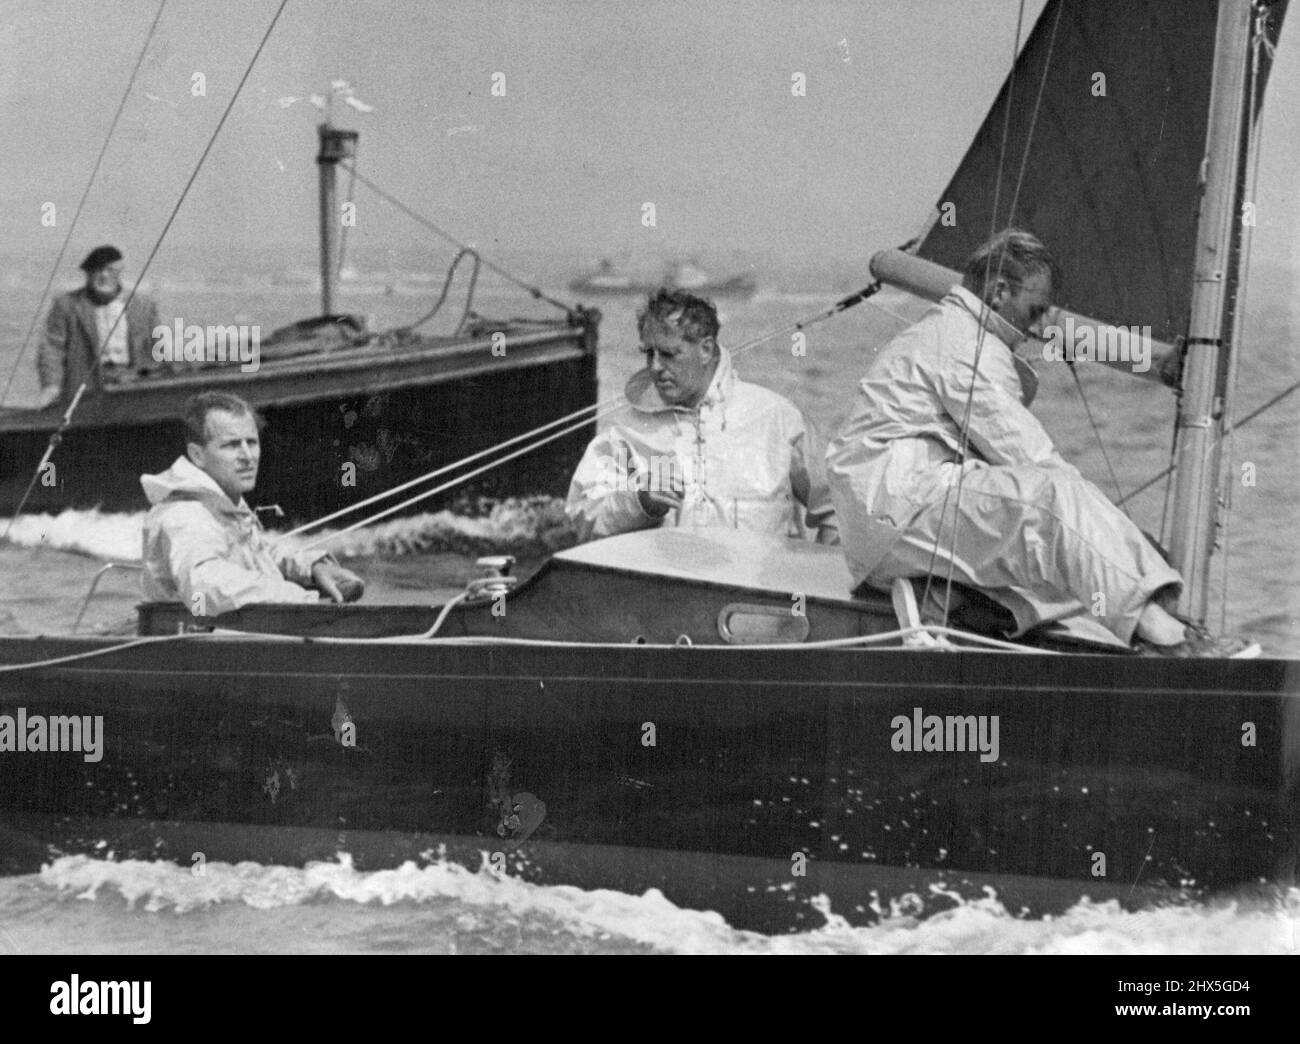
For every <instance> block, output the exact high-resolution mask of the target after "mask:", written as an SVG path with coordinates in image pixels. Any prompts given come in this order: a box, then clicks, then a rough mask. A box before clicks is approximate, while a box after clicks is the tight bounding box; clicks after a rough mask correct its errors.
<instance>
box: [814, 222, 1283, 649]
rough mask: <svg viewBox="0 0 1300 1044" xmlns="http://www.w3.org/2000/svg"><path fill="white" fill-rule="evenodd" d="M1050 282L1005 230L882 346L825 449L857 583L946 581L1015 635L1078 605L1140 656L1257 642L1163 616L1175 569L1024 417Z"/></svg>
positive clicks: (1039, 254)
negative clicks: (971, 594) (978, 596)
mask: <svg viewBox="0 0 1300 1044" xmlns="http://www.w3.org/2000/svg"><path fill="white" fill-rule="evenodd" d="M1060 283H1061V271H1060V267H1059V265H1058V263H1057V261H1056V259H1055V257H1054V256H1053V255H1052V254H1051V252H1050V251H1049V250H1048V249H1047V247H1045V246H1044V245H1043V244H1042V243H1041V242H1039V240H1037V239H1036V238H1035V237H1034V236H1032V235H1030V234H1028V233H1027V232H1022V231H1019V230H1017V229H1007V230H1005V231H1003V232H1001V233H999V234H998V235H996V236H994V237H993V238H992V239H991V240H989V241H988V242H987V243H985V244H984V245H983V246H981V247H980V248H979V249H978V250H977V251H976V252H975V253H974V254H973V255H972V256H971V258H970V260H969V261H968V262H967V264H966V270H965V273H964V277H963V282H962V285H960V286H955V287H953V288H952V291H951V292H950V293H949V294H948V296H946V297H945V298H944V299H943V300H942V301H941V302H940V303H939V305H938V306H937V307H936V308H934V309H932V310H931V311H930V312H929V313H927V314H926V315H925V316H924V317H923V318H922V319H921V320H920V321H919V322H917V323H916V324H914V325H913V326H911V327H909V328H908V329H907V330H905V331H904V332H903V333H902V334H900V335H899V336H898V337H896V338H895V339H894V340H893V341H891V342H890V343H889V344H888V345H886V346H885V347H884V348H882V349H880V351H879V352H878V354H877V355H876V358H875V360H874V361H873V362H872V364H871V366H870V368H869V369H868V370H867V375H866V377H865V378H864V379H863V380H862V382H861V393H860V397H859V401H858V407H857V410H856V412H855V414H854V415H853V416H852V418H851V419H850V420H849V421H848V423H847V424H846V425H845V426H844V428H843V429H842V430H841V431H840V433H839V435H838V436H837V437H836V438H835V440H834V441H833V442H832V443H831V445H830V448H829V450H828V452H827V464H828V469H827V476H828V479H829V481H830V485H831V490H832V492H833V494H834V499H835V505H836V507H837V508H838V515H839V518H840V520H841V526H842V529H843V534H844V550H845V555H846V557H847V558H848V562H849V567H850V570H851V571H852V573H853V578H854V581H855V582H856V583H859V584H866V585H867V586H869V587H874V588H879V589H884V590H888V589H889V587H890V585H891V583H892V582H893V580H894V579H896V578H898V577H924V576H926V575H931V576H933V577H934V578H935V581H936V584H937V585H940V586H941V585H942V584H943V582H944V581H945V580H946V579H947V578H948V577H949V576H951V578H952V579H953V580H954V581H956V582H958V583H961V584H966V585H969V586H971V587H975V588H978V589H979V590H980V591H982V592H983V593H984V594H986V595H987V596H989V597H990V598H992V599H993V600H994V601H996V602H998V603H999V604H1000V605H1002V606H1003V607H1005V608H1006V609H1008V610H1010V612H1011V613H1012V614H1013V615H1014V617H1015V621H1016V630H1015V633H1016V634H1021V633H1024V632H1025V631H1028V630H1030V629H1031V628H1033V627H1036V626H1038V625H1040V624H1044V623H1047V622H1050V621H1052V620H1056V619H1061V618H1063V617H1066V616H1071V615H1074V614H1075V613H1078V612H1080V611H1081V610H1086V611H1089V612H1091V613H1092V614H1093V615H1094V617H1095V618H1096V619H1097V620H1098V622H1100V623H1101V624H1103V625H1104V626H1105V627H1106V628H1107V629H1108V630H1110V631H1111V632H1112V633H1113V634H1114V635H1116V636H1117V637H1118V638H1119V639H1120V640H1121V641H1123V642H1125V643H1129V644H1133V645H1134V646H1136V647H1137V648H1138V649H1139V650H1140V651H1143V652H1147V653H1151V654H1155V655H1164V656H1236V655H1250V654H1251V653H1252V652H1253V653H1258V649H1259V647H1258V646H1257V645H1252V644H1248V643H1245V642H1242V641H1241V640H1239V639H1238V640H1233V641H1227V640H1219V639H1214V638H1211V637H1210V636H1209V635H1207V634H1205V633H1204V632H1203V631H1201V630H1200V629H1199V628H1195V627H1193V626H1191V625H1189V624H1186V623H1185V622H1184V621H1182V620H1180V619H1178V618H1176V617H1175V616H1173V615H1172V614H1171V612H1170V611H1169V610H1170V609H1171V608H1172V606H1173V604H1174V603H1175V601H1176V598H1177V595H1178V594H1179V592H1180V591H1181V588H1182V583H1183V580H1182V577H1181V576H1179V574H1178V573H1177V572H1176V571H1175V570H1174V569H1172V568H1171V567H1170V566H1169V564H1168V563H1167V562H1166V561H1165V559H1164V557H1163V556H1162V555H1161V554H1160V552H1159V551H1157V549H1156V548H1155V547H1154V546H1153V545H1152V543H1151V541H1150V540H1148V539H1147V537H1146V536H1145V535H1144V534H1143V533H1142V531H1141V530H1140V529H1138V527H1137V526H1136V525H1134V524H1133V522H1132V521H1131V520H1130V519H1129V518H1128V517H1127V516H1126V515H1125V514H1124V513H1123V512H1122V511H1120V509H1119V508H1117V507H1116V506H1115V505H1114V504H1112V503H1111V502H1110V501H1109V500H1108V499H1107V498H1106V496H1105V495H1104V494H1103V493H1102V492H1101V491H1100V490H1099V489H1098V488H1097V487H1096V486H1094V485H1093V484H1092V483H1091V482H1089V481H1087V480H1086V479H1085V478H1084V477H1083V476H1082V475H1081V474H1080V473H1079V472H1078V470H1077V469H1075V468H1074V467H1073V466H1072V465H1070V464H1068V463H1067V462H1066V461H1065V460H1064V459H1062V457H1061V455H1060V454H1059V453H1057V451H1056V448H1055V446H1053V445H1052V440H1051V438H1050V437H1049V436H1048V434H1047V432H1046V431H1045V430H1044V429H1043V426H1042V425H1041V424H1040V423H1039V422H1038V420H1037V419H1036V418H1035V417H1034V415H1033V414H1032V413H1030V412H1029V408H1028V407H1029V404H1030V402H1031V401H1032V399H1033V395H1034V392H1035V391H1036V390H1037V379H1036V377H1035V376H1034V373H1033V370H1032V368H1031V367H1030V366H1029V365H1028V363H1027V362H1025V361H1023V360H1022V359H1020V358H1019V357H1018V356H1017V355H1016V354H1015V351H1014V349H1015V347H1016V346H1017V345H1019V344H1021V342H1024V341H1025V340H1026V336H1027V334H1028V333H1029V332H1030V331H1031V330H1032V328H1033V327H1034V326H1035V325H1036V324H1038V323H1040V321H1041V320H1042V318H1043V316H1044V315H1045V313H1046V312H1047V311H1048V309H1049V307H1050V306H1051V302H1052V295H1053V292H1054V290H1055V289H1056V288H1057V287H1059V286H1060Z"/></svg>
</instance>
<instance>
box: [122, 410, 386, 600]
mask: <svg viewBox="0 0 1300 1044" xmlns="http://www.w3.org/2000/svg"><path fill="white" fill-rule="evenodd" d="M185 429H186V436H187V445H186V450H185V452H186V455H185V456H182V457H178V458H176V462H175V463H174V464H172V466H171V467H170V468H168V469H167V470H166V471H164V472H162V473H161V474H158V475H142V476H141V477H140V485H141V486H143V487H144V492H145V496H147V497H148V498H149V503H150V504H152V505H153V507H152V508H151V509H150V510H149V513H148V515H146V516H145V520H144V581H143V582H144V596H145V598H146V599H148V600H149V601H154V602H184V603H185V604H186V606H188V607H189V610H190V612H192V613H193V614H194V615H195V616H217V615H219V614H221V613H227V612H230V611H232V610H234V609H238V608H239V607H240V606H243V605H248V604H250V603H253V602H316V601H318V600H319V595H318V594H317V591H320V592H323V593H324V594H326V595H328V596H329V597H330V598H331V599H332V600H333V601H335V602H352V601H356V599H358V598H360V597H361V593H362V591H363V590H364V584H362V582H361V580H360V578H358V577H357V576H356V575H355V574H354V573H352V572H350V571H349V570H347V569H344V568H343V567H342V566H340V565H339V564H338V563H337V562H335V561H334V559H333V557H331V556H330V555H329V554H327V553H326V552H324V551H321V550H319V549H317V550H308V551H303V552H300V553H298V554H296V555H294V554H290V553H287V552H279V551H276V550H273V549H272V547H271V545H270V542H269V541H268V540H267V538H266V535H265V533H264V532H263V530H262V524H261V522H260V521H258V518H257V515H256V514H254V513H253V511H252V509H251V508H250V507H249V506H248V504H247V503H246V502H245V501H244V494H245V493H248V492H250V491H251V490H252V489H253V486H254V485H255V484H256V483H257V468H258V463H259V461H260V460H261V444H260V441H259V439H258V418H257V415H256V414H255V413H254V412H253V409H252V408H251V407H250V406H249V405H248V403H246V402H244V400H243V399H240V398H238V397H237V396H234V395H227V394H225V393H224V392H204V393H203V394H201V395H196V396H194V397H193V398H192V399H190V401H189V402H188V403H186V409H185ZM309 587H311V588H315V590H308V588H309Z"/></svg>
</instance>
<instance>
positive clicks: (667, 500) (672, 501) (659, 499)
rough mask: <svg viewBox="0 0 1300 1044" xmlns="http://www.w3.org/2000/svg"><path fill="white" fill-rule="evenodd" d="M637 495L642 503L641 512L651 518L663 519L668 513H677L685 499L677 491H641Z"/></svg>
mask: <svg viewBox="0 0 1300 1044" xmlns="http://www.w3.org/2000/svg"><path fill="white" fill-rule="evenodd" d="M636 495H637V499H638V500H640V501H641V510H642V511H644V512H645V513H646V514H647V515H649V516H650V517H651V518H663V517H664V516H665V515H666V514H668V512H670V511H676V510H677V509H678V508H680V507H681V506H682V501H683V500H684V499H685V496H684V494H683V493H682V492H681V491H680V490H675V489H657V490H653V491H652V490H648V489H641V490H637V494H636Z"/></svg>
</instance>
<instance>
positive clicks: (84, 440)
mask: <svg viewBox="0 0 1300 1044" xmlns="http://www.w3.org/2000/svg"><path fill="white" fill-rule="evenodd" d="M598 319H599V317H598V314H596V313H583V324H579V325H574V326H572V327H566V326H565V325H564V324H559V325H558V326H557V327H555V328H554V329H553V330H551V331H543V332H538V331H537V330H536V329H529V330H511V331H510V334H509V336H508V337H507V339H506V341H505V342H504V349H503V350H504V353H505V354H504V355H502V356H494V355H493V354H492V347H491V341H490V339H489V337H488V335H487V334H484V335H483V336H482V337H480V338H478V339H474V338H467V339H463V340H462V342H459V343H445V344H444V343H437V342H420V341H414V342H410V343H406V344H404V345H401V346H398V347H394V348H393V349H392V350H391V351H389V350H384V349H382V348H375V347H361V348H358V349H351V350H348V349H345V350H338V351H333V352H330V353H326V355H325V356H323V357H319V358H318V357H314V356H311V355H304V356H293V355H292V353H289V354H288V356H287V358H284V359H281V360H276V361H273V362H270V363H265V364H264V365H263V366H262V369H261V370H260V371H259V372H258V373H255V374H247V375H241V374H240V373H239V371H238V368H237V367H231V368H222V369H218V370H209V371H200V372H198V373H196V374H194V375H192V376H187V377H174V378H165V377H162V378H149V379H144V380H140V381H137V382H135V383H133V384H130V385H123V386H119V387H113V388H108V389H93V390H92V391H91V392H89V393H88V394H87V397H86V398H85V399H84V400H83V403H82V406H81V407H80V408H79V409H78V411H77V414H76V417H75V422H74V424H73V426H72V427H71V428H69V429H68V431H67V432H66V433H65V434H64V435H63V437H62V442H61V444H60V446H59V447H58V449H57V450H56V452H55V454H54V456H53V458H52V462H53V464H54V469H53V471H52V472H50V473H49V480H48V481H38V482H37V483H36V484H35V486H34V487H33V489H32V494H31V497H30V499H29V500H28V502H27V505H26V508H25V510H26V511H28V512H50V513H57V512H59V511H62V510H66V509H68V508H91V507H101V508H104V509H106V510H141V509H143V508H144V507H146V506H147V504H146V502H145V500H144V495H143V493H142V492H141V489H140V475H141V474H145V473H156V472H159V471H162V470H164V469H165V468H167V467H168V466H169V465H170V464H171V463H172V461H174V460H175V459H176V457H177V456H178V455H179V454H180V453H182V452H183V450H184V434H183V430H184V429H183V427H182V425H181V421H180V417H181V415H182V411H183V405H184V402H185V401H186V399H187V398H188V397H189V396H190V395H193V394H195V393H196V392H200V391H208V390H216V389H219V390H223V391H230V392H234V393H236V394H238V395H241V396H243V397H245V398H246V399H248V400H249V401H250V402H251V403H253V405H254V406H256V407H258V408H259V410H260V411H261V412H262V413H263V415H264V416H265V417H266V420H267V422H268V423H267V427H266V430H265V431H264V433H263V442H264V447H263V454H262V464H261V469H260V472H259V477H258V485H257V490H256V493H255V499H254V502H255V503H256V504H279V505H280V507H281V508H282V509H283V510H284V511H285V512H286V514H287V516H288V517H289V519H291V520H293V521H304V520H306V519H309V518H318V517H320V516H322V515H324V514H327V513H329V512H332V511H336V510H338V509H339V508H341V507H346V506H348V505H349V504H353V503H356V502H358V501H360V500H362V499H364V498H366V497H370V496H373V495H374V494H376V493H380V492H382V491H384V490H386V489H390V488H392V487H393V486H395V485H398V484H400V483H402V482H405V481H408V480H410V479H412V478H415V477H417V476H419V475H422V474H425V473H427V472H429V471H432V470H433V469H435V468H439V467H442V466H444V465H448V464H451V463H454V462H455V461H458V460H460V459H462V458H464V457H466V456H468V455H470V454H473V453H476V452H478V451H479V450H483V449H487V448H489V447H491V446H494V445H496V444H498V443H500V442H502V441H504V440H506V439H508V438H512V437H514V436H516V435H519V434H522V433H524V432H528V431H531V430H533V429H534V428H537V427H539V426H540V425H543V424H547V423H549V422H551V421H553V420H555V419H556V418H557V417H563V416H566V415H568V414H570V413H572V412H574V411H576V410H580V409H582V408H584V407H590V406H591V405H592V404H593V403H594V402H595V401H596V356H595V349H596V323H597V322H598ZM49 412H50V411H46V413H47V414H48V413H49ZM55 412H57V411H55ZM56 422H57V416H53V415H44V414H43V415H35V414H30V413H29V414H23V413H20V412H17V411H8V412H7V413H0V515H3V514H7V513H12V511H13V510H14V509H15V507H16V505H17V504H18V502H19V500H20V498H21V497H22V494H23V491H24V490H25V489H26V488H27V486H28V484H29V483H30V482H31V479H32V475H33V473H34V471H35V469H36V466H37V463H38V462H39V461H40V459H41V455H42V453H43V452H44V451H45V448H46V445H47V443H48V440H49V437H50V434H51V432H52V431H53V428H54V425H55V423H56ZM593 433H594V425H586V426H583V427H581V428H579V429H578V430H576V431H574V432H571V433H569V434H568V435H565V436H563V437H561V438H558V439H556V440H554V441H552V442H549V443H547V444H546V445H544V446H541V447H540V448H539V449H538V450H536V451H535V452H532V453H528V454H525V455H523V456H521V457H518V458H515V459H514V460H511V461H509V462H507V463H506V464H504V465H502V466H501V467H499V468H496V469H493V470H491V471H489V472H487V473H485V474H484V475H483V476H482V477H480V478H478V479H476V480H473V481H471V483H470V484H468V485H466V486H462V487H458V488H457V489H455V490H453V491H449V492H448V493H447V494H446V495H444V496H442V497H439V498H431V499H430V500H427V501H425V502H423V503H421V504H420V505H419V506H418V507H417V508H416V510H423V511H427V510H431V509H433V508H435V507H437V506H439V505H443V504H446V503H447V502H449V501H451V500H452V499H454V498H455V497H457V496H460V497H466V496H468V497H475V496H505V495H516V496H525V495H530V494H539V493H540V494H549V495H552V496H561V495H563V494H564V492H565V491H566V490H567V488H568V481H569V477H570V476H571V474H572V471H573V468H574V467H575V466H576V464H577V461H578V459H579V457H580V456H581V454H582V451H583V449H584V448H585V447H586V444H587V442H588V441H589V440H590V438H591V436H592V434H593ZM547 434H550V432H548V433H547ZM512 448H518V447H512ZM449 477H450V476H449ZM434 484H435V483H430V484H429V486H427V487H425V488H432V487H433V485H434ZM413 492H418V491H413ZM385 506H388V505H385Z"/></svg>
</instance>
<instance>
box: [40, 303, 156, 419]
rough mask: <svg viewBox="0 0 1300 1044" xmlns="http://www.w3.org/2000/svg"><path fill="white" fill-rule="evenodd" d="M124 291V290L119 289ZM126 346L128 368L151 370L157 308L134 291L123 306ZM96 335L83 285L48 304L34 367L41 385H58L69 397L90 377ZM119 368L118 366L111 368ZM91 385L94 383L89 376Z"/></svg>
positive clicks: (92, 310) (97, 347)
mask: <svg viewBox="0 0 1300 1044" xmlns="http://www.w3.org/2000/svg"><path fill="white" fill-rule="evenodd" d="M122 292H123V293H126V290H125V289H124V290H123V291H122ZM125 321H126V324H127V335H126V340H127V347H128V349H129V350H130V353H131V365H130V367H129V369H130V370H132V371H135V372H138V371H140V370H146V369H152V368H153V367H154V366H155V363H154V360H153V329H154V327H155V326H157V325H158V308H157V306H156V305H155V304H154V303H153V301H151V300H149V298H147V297H144V296H142V295H140V294H137V295H136V296H135V297H133V298H131V301H130V303H129V304H128V305H127V306H126V320H125ZM98 350H99V336H98V334H97V332H96V330H95V302H94V300H93V299H92V298H91V296H90V292H89V291H88V290H87V289H86V288H85V287H84V286H83V287H82V288H81V289H80V290H73V291H72V292H71V293H67V294H63V295H62V296H61V297H58V298H56V299H55V301H54V304H53V305H51V306H50V314H49V316H48V317H47V318H46V320H45V336H44V337H43V338H42V339H41V346H40V350H39V351H38V352H37V355H36V370H37V373H38V374H39V375H40V379H41V387H42V388H48V387H50V386H51V385H55V386H57V387H61V388H62V390H63V397H64V398H68V397H70V396H71V395H72V394H73V393H74V392H75V391H76V390H77V388H78V387H79V386H80V385H81V382H82V381H84V380H86V379H87V378H88V377H90V378H93V375H94V372H95V355H96V352H98ZM113 369H119V367H113ZM90 383H91V385H92V386H93V385H94V384H95V383H96V382H95V381H94V380H93V379H92V380H91V382H90Z"/></svg>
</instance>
